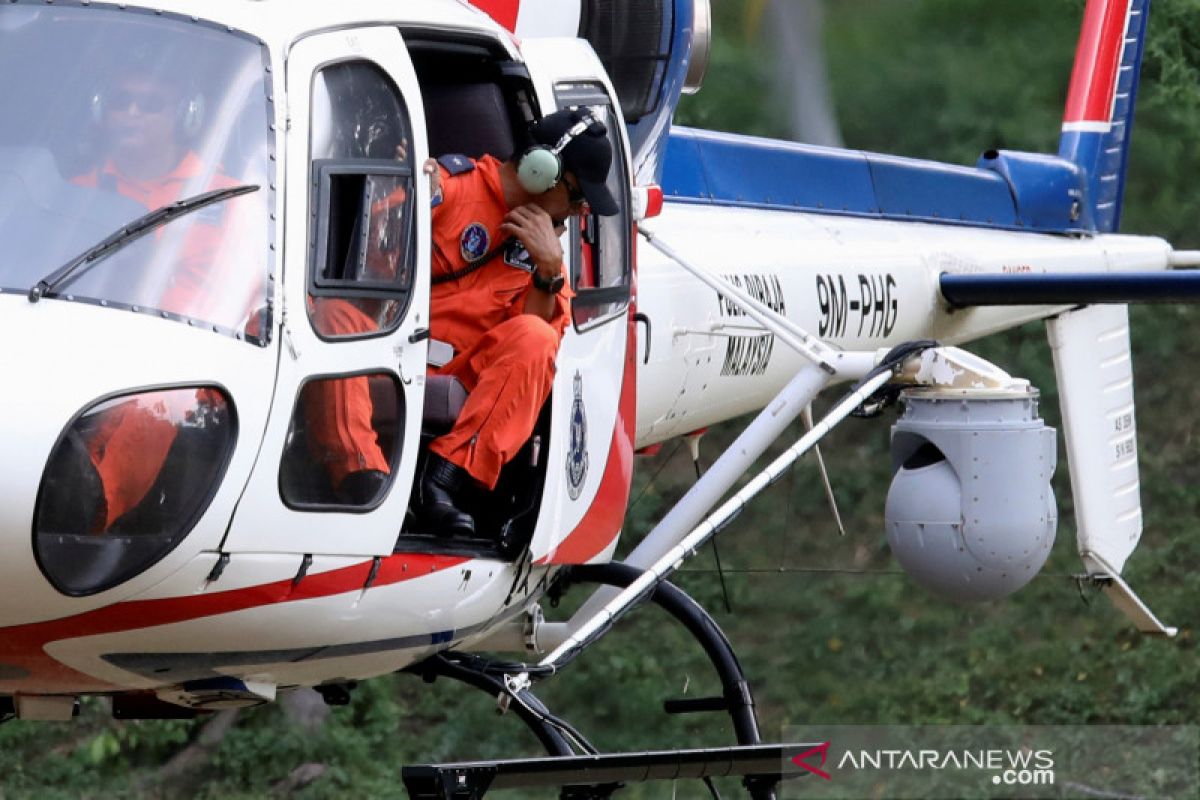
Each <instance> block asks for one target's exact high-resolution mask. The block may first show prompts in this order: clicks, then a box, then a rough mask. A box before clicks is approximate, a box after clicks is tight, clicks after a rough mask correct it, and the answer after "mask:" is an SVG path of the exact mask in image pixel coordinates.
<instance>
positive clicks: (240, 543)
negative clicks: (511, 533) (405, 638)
mask: <svg viewBox="0 0 1200 800" xmlns="http://www.w3.org/2000/svg"><path fill="white" fill-rule="evenodd" d="M339 67H344V68H345V69H343V71H342V73H341V74H343V75H345V74H351V75H357V74H364V75H367V76H368V77H372V78H374V77H379V78H381V79H382V80H377V81H376V84H375V85H377V86H385V87H386V86H388V85H390V88H391V89H392V93H393V94H398V99H399V101H400V112H399V115H395V116H394V117H393V118H395V119H400V123H401V124H400V128H401V129H403V127H404V125H403V122H404V120H403V119H401V118H402V117H404V116H407V130H406V131H404V134H405V138H406V139H407V148H406V149H407V152H406V153H399V152H397V153H396V154H394V155H393V154H392V153H388V154H382V155H381V154H379V153H374V152H368V153H365V154H359V155H358V157H357V158H346V157H344V154H342V155H343V157H341V158H323V157H320V156H322V155H323V154H324V153H325V152H326V151H328V150H329V149H330V144H329V141H327V139H328V138H329V137H327V136H324V135H323V137H322V138H321V139H320V140H319V141H318V142H317V144H318V145H319V146H320V147H321V148H323V150H322V153H317V152H315V150H316V148H314V141H313V139H314V138H315V134H316V132H317V126H316V125H314V119H315V117H314V109H315V110H316V112H317V113H320V114H322V117H321V119H322V120H323V121H325V120H327V119H328V118H335V117H336V114H337V113H338V111H337V109H338V108H342V107H344V108H347V109H353V108H354V107H355V106H356V103H357V101H358V99H361V98H358V97H357V94H355V92H357V88H356V85H354V83H353V79H351V80H349V82H347V83H344V84H343V86H344V87H348V88H346V89H345V91H346V93H345V94H344V95H341V96H339V97H336V98H335V97H334V96H333V90H331V89H330V88H329V86H330V83H329V82H330V81H331V80H332V78H331V77H327V76H329V75H332V74H333V73H325V72H324V71H325V70H328V69H333V68H339ZM318 80H320V82H321V87H322V89H321V93H320V94H318V92H317V84H318ZM285 82H286V86H287V96H288V120H289V125H288V130H287V132H286V134H285V142H286V146H285V148H284V152H285V164H284V169H283V175H284V176H285V177H284V197H285V208H286V211H285V216H284V220H285V225H284V235H283V243H284V248H285V249H284V259H283V261H284V268H283V279H282V280H283V291H282V296H283V313H282V315H281V320H282V323H281V325H282V353H281V355H280V366H279V371H278V378H277V380H276V386H275V397H274V400H273V403H272V410H271V417H270V420H269V422H268V426H267V434H266V437H265V438H264V440H263V448H262V452H261V454H260V457H259V461H258V464H257V465H256V467H255V470H254V473H253V474H252V475H251V478H250V481H249V484H248V486H247V489H246V492H245V494H244V496H243V498H242V501H241V503H240V505H239V507H238V510H237V513H236V514H235V515H234V519H233V522H232V524H231V526H230V530H229V533H228V535H227V537H226V541H225V544H224V547H223V548H222V549H223V550H225V551H227V552H257V553H292V554H297V553H300V554H313V555H317V554H320V555H342V556H382V555H390V554H391V553H392V552H393V549H394V546H395V542H396V539H397V537H398V535H399V533H400V527H401V523H402V521H403V520H404V517H405V513H406V510H407V508H408V502H409V496H410V494H411V490H412V483H413V478H414V473H415V470H416V462H417V450H418V447H419V444H420V431H421V418H422V410H423V404H424V390H425V361H426V354H427V350H428V341H427V339H428V335H427V334H428V319H429V253H430V234H429V231H430V193H429V184H428V181H426V180H423V179H422V176H421V165H422V164H423V163H424V161H425V159H426V158H427V157H428V143H427V138H426V128H425V115H424V108H423V104H422V97H421V91H420V87H419V85H418V83H417V78H416V73H415V71H414V69H413V65H412V61H411V59H410V58H409V55H408V51H407V48H406V46H405V43H404V39H403V37H402V35H401V34H400V31H399V30H398V29H396V28H394V27H368V28H358V29H347V30H340V31H337V32H331V33H320V34H315V35H312V36H308V37H305V38H302V39H300V40H298V41H297V42H295V43H294V44H293V45H292V47H291V49H290V51H289V53H288V55H287V62H286V77H285ZM389 97H390V95H388V94H387V93H385V97H384V99H385V100H387V99H389ZM338 103H341V104H342V105H341V106H338ZM362 105H363V106H366V105H368V104H365V103H364V104H362ZM331 109H333V110H331ZM324 124H325V126H326V127H331V126H333V127H336V119H335V122H333V123H328V122H325V123H324ZM385 127H386V126H385ZM362 128H363V125H361V124H360V125H357V126H353V125H352V126H349V129H350V130H360V129H362ZM394 134H395V132H394V131H393V135H394ZM340 135H341V133H340V132H336V135H335V136H334V137H333V138H334V139H337V137H338V136H340ZM374 135H375V134H374V133H372V134H370V136H372V137H374ZM334 149H336V148H334ZM393 149H396V150H400V149H402V148H393ZM396 156H399V159H400V160H394V159H395V158H396ZM404 156H407V158H406V159H405V158H404ZM389 159H393V160H390V163H389ZM406 181H407V183H405V182H406ZM376 185H382V186H383V187H384V190H383V191H382V192H376V190H375V188H374V187H375V186H376ZM389 188H390V189H391V190H392V191H391V193H390V194H388V190H389ZM406 196H407V204H411V205H409V206H408V208H407V209H403V210H402V211H399V212H397V213H400V214H407V215H408V216H407V220H408V222H407V225H405V226H404V228H403V229H404V230H405V231H406V233H404V234H403V235H402V239H403V237H404V236H406V237H407V239H403V247H405V248H406V249H407V254H408V257H407V259H405V258H404V257H403V256H401V258H400V259H399V260H400V263H401V269H403V266H404V262H405V261H407V266H408V267H409V268H410V269H411V272H410V273H409V274H408V275H407V278H406V279H404V278H397V279H395V280H394V281H393V283H391V284H388V283H387V282H381V281H379V280H375V279H373V278H372V277H366V278H363V277H347V276H350V275H351V273H353V275H354V276H361V275H367V276H370V275H373V274H374V273H372V272H371V271H370V269H369V268H370V266H371V256H370V254H371V253H376V255H377V254H378V252H379V251H380V250H383V249H386V245H380V244H378V243H377V242H376V239H378V238H380V237H376V236H375V227H376V226H375V223H374V216H373V215H374V214H375V213H376V211H377V209H378V208H379V207H381V205H385V206H388V207H391V205H395V206H398V207H401V208H402V207H403V206H404V205H405V204H406V203H405V197H406ZM385 201H389V202H390V205H389V202H385ZM348 203H350V204H351V205H350V206H348V207H350V208H351V211H350V212H349V213H342V214H341V215H340V216H337V215H338V211H337V209H339V208H344V207H347V204H348ZM330 209H333V211H331V210H330ZM367 209H369V212H368V210H367ZM323 214H329V215H333V216H332V218H330V219H327V218H326V217H324V216H322V215H323ZM343 220H344V221H343ZM368 220H370V221H368ZM378 227H379V230H380V231H383V230H384V228H385V226H384V225H379V226H378ZM364 229H365V230H364ZM367 231H370V232H369V233H368V232H367ZM381 235H382V234H381ZM335 247H338V248H345V251H346V256H345V259H344V263H345V266H339V267H338V269H344V270H345V272H346V276H343V275H341V274H338V275H335V276H334V277H333V278H332V279H331V278H330V276H329V275H328V274H326V273H325V272H322V271H321V269H326V268H325V267H322V268H321V269H318V268H317V264H318V261H319V260H320V259H322V253H326V251H329V252H334V249H335ZM356 247H357V248H358V249H357V250H356V249H355V248H356ZM338 252H341V250H338ZM355 256H357V260H356V263H357V265H358V266H357V270H352V269H351V266H352V264H351V262H352V261H355V258H354V257H355ZM325 258H328V259H329V263H335V264H339V265H340V264H341V263H342V261H341V260H339V259H338V257H337V256H328V255H326V256H325ZM376 260H378V258H377V259H376ZM322 263H324V262H322ZM327 271H328V270H327V269H326V272H327ZM377 271H378V270H376V272H377ZM355 280H357V281H358V282H357V283H355ZM403 286H406V287H407V289H406V290H404V291H403V292H401V291H400V290H399V289H398V288H396V287H403ZM389 287H390V291H391V293H390V294H389ZM400 298H403V299H400ZM327 299H333V300H334V303H335V304H336V303H342V301H348V302H347V303H342V306H341V308H342V309H344V308H345V307H346V306H347V305H350V306H354V307H355V308H358V307H362V308H365V309H368V310H372V311H371V313H372V314H375V313H376V311H375V310H378V309H389V308H390V309H394V308H403V307H404V306H405V305H406V308H405V309H404V310H403V311H402V312H401V313H402V318H401V319H400V320H399V322H398V323H397V324H395V327H393V328H390V330H389V329H388V327H387V326H386V325H384V327H383V329H382V330H380V331H379V332H375V331H376V329H374V328H372V329H368V330H367V331H365V332H363V333H359V334H355V335H340V334H343V333H344V331H342V330H337V331H336V332H335V331H332V330H330V329H325V330H323V331H318V327H321V326H322V325H324V324H325V323H323V322H321V321H320V320H319V319H318V318H317V315H318V314H319V312H318V311H317V309H318V308H319V307H320V304H321V303H322V302H325V301H326V300H327ZM389 303H391V304H398V305H391V306H389V305H388V304H389ZM328 307H329V306H325V308H328ZM377 313H378V316H379V317H380V318H382V319H386V318H387V314H388V313H390V312H388V311H382V310H380V311H378V312H377ZM349 314H350V315H354V314H355V312H354V311H353V310H351V311H350V312H349ZM322 333H324V334H325V335H322ZM363 376H370V377H371V378H372V379H373V380H372V381H371V383H372V384H374V385H373V386H372V401H373V402H372V407H373V409H374V411H373V415H372V423H371V424H372V425H373V426H376V427H375V428H374V430H375V431H376V432H377V433H378V434H379V435H378V440H379V444H380V446H381V449H382V451H383V452H384V453H385V458H387V460H388V462H389V463H390V476H388V477H387V478H386V480H388V481H390V482H389V483H387V485H386V491H380V492H379V494H378V495H377V496H375V497H374V498H373V499H371V500H367V501H357V502H358V504H355V502H349V503H348V502H347V501H345V500H344V499H334V498H326V499H324V500H321V499H320V497H319V496H318V495H316V494H315V490H314V494H313V495H312V496H311V497H310V496H308V495H305V494H304V492H303V491H300V492H299V493H297V492H296V491H295V490H294V489H293V487H294V486H296V485H297V482H296V481H294V480H292V478H291V477H290V476H291V474H292V473H293V471H294V470H293V469H292V467H291V465H292V464H294V463H295V462H296V461H297V460H303V459H305V458H306V457H308V455H309V454H310V453H311V452H312V451H313V450H314V449H315V447H314V445H313V444H312V441H313V437H311V436H309V432H308V430H307V429H305V427H304V426H305V424H306V423H307V424H310V425H311V424H312V423H313V422H314V421H315V420H319V419H321V418H322V417H320V416H319V415H318V414H317V412H316V411H312V412H310V411H308V410H307V409H308V408H309V406H307V405H306V403H307V402H308V401H309V400H310V399H311V395H304V396H303V397H302V394H303V393H304V391H305V387H306V386H310V384H312V383H313V382H315V381H326V382H327V383H326V386H335V387H337V388H339V389H340V388H341V387H345V386H347V385H348V382H350V381H353V380H354V379H358V378H361V377H363ZM379 386H382V387H383V388H384V398H385V402H383V403H381V402H380V401H379V397H378V393H377V392H376V389H378V387H379ZM389 387H390V388H389ZM310 389H311V386H310ZM394 393H398V395H397V397H398V400H399V402H398V403H397V407H396V408H393V409H392V417H393V418H392V421H391V425H390V428H389V430H392V429H398V434H397V435H395V436H388V437H385V436H384V434H383V433H382V432H381V429H380V428H379V427H378V426H377V423H376V421H375V420H376V419H378V417H379V416H380V413H381V412H380V409H381V408H387V407H388V405H389V404H390V403H391V401H392V399H393V397H392V395H393V394H394ZM317 407H318V406H313V408H317ZM314 427H315V426H314ZM385 438H386V439H387V441H384V439H385ZM302 439H304V441H302ZM314 460H315V457H314ZM310 466H311V465H310ZM317 466H318V467H321V469H320V470H317V469H315V468H314V469H313V470H310V471H313V472H321V473H322V475H324V473H325V472H328V473H329V474H333V469H332V468H328V467H327V466H322V465H320V464H318V465H317ZM377 472H378V471H377ZM319 479H320V477H318V480H319ZM325 480H326V482H327V486H328V487H330V488H329V489H328V490H327V491H333V488H332V486H333V484H332V479H331V478H328V477H327V476H326V477H325ZM289 493H290V494H289ZM338 494H339V497H340V496H341V495H344V493H338ZM310 500H313V502H309V501H310Z"/></svg>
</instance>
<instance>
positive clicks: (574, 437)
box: [567, 372, 588, 500]
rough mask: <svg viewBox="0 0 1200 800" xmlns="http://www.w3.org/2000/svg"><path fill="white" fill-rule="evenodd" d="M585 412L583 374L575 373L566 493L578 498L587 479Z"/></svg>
mask: <svg viewBox="0 0 1200 800" xmlns="http://www.w3.org/2000/svg"><path fill="white" fill-rule="evenodd" d="M587 471H588V454H587V412H586V411H585V410H584V408H583V375H582V374H580V373H579V372H576V373H575V402H574V403H572V404H571V444H570V447H569V448H568V449H567V494H569V495H570V496H571V499H572V500H578V499H579V495H580V493H581V492H582V491H583V482H584V481H585V480H586V479H587Z"/></svg>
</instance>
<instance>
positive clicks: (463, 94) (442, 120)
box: [422, 83, 516, 159]
mask: <svg viewBox="0 0 1200 800" xmlns="http://www.w3.org/2000/svg"><path fill="white" fill-rule="evenodd" d="M422 91H423V92H424V94H425V119H426V128H427V129H428V131H429V152H430V153H432V154H433V155H434V156H435V157H437V156H443V155H452V154H455V155H457V154H461V155H464V156H467V157H468V158H479V157H480V156H483V155H485V154H490V155H493V156H495V157H496V158H499V159H506V158H509V157H510V156H512V155H513V154H514V153H515V151H516V142H515V141H514V139H513V129H512V123H511V121H510V120H509V114H508V105H507V104H506V103H505V101H504V93H503V92H502V91H501V90H500V87H499V86H498V85H497V84H495V83H453V84H442V83H438V84H427V85H424V86H422Z"/></svg>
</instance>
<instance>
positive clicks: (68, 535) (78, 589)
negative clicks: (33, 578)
mask: <svg viewBox="0 0 1200 800" xmlns="http://www.w3.org/2000/svg"><path fill="white" fill-rule="evenodd" d="M236 439H237V424H236V417H235V415H234V409H233V404H232V402H231V401H230V400H229V398H228V396H226V395H225V393H224V392H223V391H222V390H220V389H218V388H216V387H211V386H205V387H189V388H183V389H162V390H157V391H149V392H142V393H140V394H135V395H125V396H122V397H117V398H113V399H109V400H104V401H102V402H99V403H96V404H94V405H92V406H91V407H89V408H87V409H86V410H85V411H84V412H83V413H82V414H80V415H79V416H78V417H76V419H75V420H74V421H73V422H72V423H71V424H70V425H69V426H68V427H67V430H66V431H65V432H64V433H63V435H62V437H61V438H60V439H59V441H58V444H57V445H55V447H54V450H53V451H52V452H51V454H50V459H49V461H48V462H47V465H46V469H45V472H44V473H43V475H42V483H41V486H40V488H39V490H38V501H37V507H36V509H35V510H34V552H35V554H36V556H37V561H38V564H39V566H40V567H41V569H42V572H44V573H45V574H46V577H47V578H48V579H49V580H50V583H51V584H53V585H54V587H55V588H57V589H58V590H59V591H61V592H63V593H64V594H68V595H72V596H75V597H79V596H83V595H90V594H95V593H96V592H101V591H104V590H105V589H109V588H111V587H113V586H116V585H117V584H118V583H121V582H123V581H126V580H128V579H129V578H132V577H133V576H135V575H137V574H139V573H141V572H142V571H143V570H145V569H147V568H148V567H150V566H152V565H153V564H155V563H156V562H157V561H158V560H159V559H161V558H162V557H163V556H165V555H166V554H167V553H169V552H170V551H171V550H172V549H173V548H174V547H175V545H177V544H179V542H180V541H182V540H183V537H184V536H186V535H187V534H188V532H189V531H190V530H191V529H192V527H193V526H194V525H195V524H196V522H198V521H199V519H200V515H201V514H203V513H204V511H205V509H206V508H208V504H209V502H210V501H211V500H212V498H213V495H214V494H215V493H216V490H217V487H218V486H219V485H220V482H221V477H222V475H223V474H224V472H225V468H226V466H227V465H228V464H229V458H230V456H231V455H232V454H233V445H234V442H235V441H236Z"/></svg>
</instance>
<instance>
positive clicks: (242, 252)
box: [0, 0, 274, 343]
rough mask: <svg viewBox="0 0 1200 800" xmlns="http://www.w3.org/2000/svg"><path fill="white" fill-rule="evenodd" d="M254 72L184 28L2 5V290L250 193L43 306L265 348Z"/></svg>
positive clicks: (260, 60)
mask: <svg viewBox="0 0 1200 800" xmlns="http://www.w3.org/2000/svg"><path fill="white" fill-rule="evenodd" d="M266 65H267V62H266V60H265V51H264V48H263V46H262V45H261V44H260V43H258V42H257V41H256V40H254V39H252V38H250V37H248V36H245V35H242V34H239V33H236V32H230V31H229V30H227V29H226V28H223V27H216V26H213V25H208V24H206V23H203V22H197V21H195V20H193V19H191V18H185V17H173V16H171V15H167V14H155V13H153V12H145V11H140V10H134V9H118V8H116V7H113V6H109V7H100V6H90V7H89V6H83V7H80V6H76V7H71V8H64V7H58V6H50V5H47V4H45V3H44V2H38V3H32V2H30V3H24V2H20V0H18V2H16V3H5V4H4V5H2V6H0V75H6V76H8V79H6V80H3V81H0V109H3V113H2V114H0V293H4V294H8V293H10V292H19V293H21V294H24V293H26V292H28V291H29V289H30V287H32V286H34V285H35V284H37V283H38V282H39V281H41V280H43V279H44V278H45V277H46V276H47V275H48V274H51V273H53V272H54V271H55V270H57V269H58V268H59V267H60V266H62V265H63V264H64V263H65V262H68V261H69V260H71V259H73V258H75V257H76V256H78V255H79V254H80V253H83V252H85V251H87V250H88V248H90V247H92V246H94V245H96V244H97V243H98V242H101V241H102V240H104V239H105V238H106V237H109V236H111V235H113V234H114V233H115V232H118V231H120V229H121V228H122V226H125V225H128V224H129V223H131V222H133V221H134V220H137V219H139V218H140V217H143V216H145V215H146V214H147V212H150V211H154V210H157V209H159V208H161V207H163V206H167V205H170V204H172V203H175V202H178V201H180V200H183V199H186V198H190V197H194V196H196V195H200V194H203V193H205V192H210V191H214V190H219V189H226V188H230V187H235V186H247V185H251V186H259V187H261V188H260V190H259V191H251V192H246V193H243V194H240V195H237V196H233V197H230V198H229V199H226V200H223V201H222V202H219V203H214V204H212V205H211V206H208V207H205V208H203V209H201V210H199V211H197V212H196V213H193V214H186V215H181V216H179V217H178V218H175V219H173V220H172V221H170V222H168V223H167V224H164V225H162V226H161V227H159V228H157V229H156V230H154V231H153V232H152V233H149V234H147V235H145V236H143V237H142V238H140V239H137V240H136V241H132V242H130V243H129V244H128V245H127V246H123V247H121V248H118V249H115V250H114V251H113V252H111V254H107V255H105V256H104V257H103V258H102V259H97V260H96V261H95V262H94V263H89V264H87V265H86V268H84V269H79V270H75V271H73V273H72V275H71V277H70V278H69V279H67V280H64V281H62V282H61V285H60V286H58V287H57V289H56V292H55V295H52V296H57V297H60V298H66V299H70V300H75V301H85V302H94V303H103V304H104V305H107V306H111V307H115V308H122V309H135V310H137V311H145V312H154V313H155V314H156V315H158V316H164V317H167V318H170V319H177V320H180V321H184V322H188V323H189V324H193V325H203V326H205V327H208V328H211V329H216V330H218V331H221V332H225V333H229V334H232V335H237V336H240V337H243V338H246V339H247V340H250V341H254V342H259V343H261V342H265V341H266V338H267V335H268V330H267V304H268V297H269V286H270V275H271V268H272V260H271V258H270V244H271V236H272V226H271V224H270V220H271V216H272V210H273V209H272V204H273V202H274V201H273V197H274V192H273V191H270V188H271V187H272V186H273V184H274V175H273V169H274V161H273V160H272V158H271V154H272V150H271V138H270V137H271V132H270V127H271V122H272V110H271V105H270V84H269V81H268V70H267V66H266ZM17 76H20V78H19V79H17Z"/></svg>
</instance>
